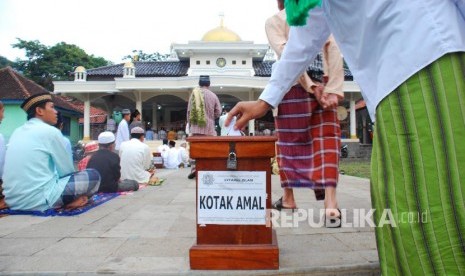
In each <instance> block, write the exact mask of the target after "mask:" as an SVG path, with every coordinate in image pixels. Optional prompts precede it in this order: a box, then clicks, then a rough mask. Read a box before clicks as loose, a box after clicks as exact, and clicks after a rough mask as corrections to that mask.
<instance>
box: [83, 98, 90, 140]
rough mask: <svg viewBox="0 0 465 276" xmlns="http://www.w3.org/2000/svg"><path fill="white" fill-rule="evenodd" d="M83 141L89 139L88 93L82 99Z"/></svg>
mask: <svg viewBox="0 0 465 276" xmlns="http://www.w3.org/2000/svg"><path fill="white" fill-rule="evenodd" d="M83 140H84V141H90V100H89V94H87V95H86V99H85V101H84V138H83Z"/></svg>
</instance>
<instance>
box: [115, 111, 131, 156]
mask: <svg viewBox="0 0 465 276" xmlns="http://www.w3.org/2000/svg"><path fill="white" fill-rule="evenodd" d="M121 113H122V114H123V119H122V120H121V122H119V124H118V130H117V131H116V142H115V151H116V152H118V151H119V148H120V146H121V143H123V142H124V141H129V125H128V123H129V120H130V119H131V110H129V109H123V111H122V112H121Z"/></svg>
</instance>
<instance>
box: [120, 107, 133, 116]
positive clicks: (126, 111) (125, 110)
mask: <svg viewBox="0 0 465 276" xmlns="http://www.w3.org/2000/svg"><path fill="white" fill-rule="evenodd" d="M121 113H122V114H124V115H126V114H131V110H129V109H127V108H125V109H123V111H122V112H121Z"/></svg>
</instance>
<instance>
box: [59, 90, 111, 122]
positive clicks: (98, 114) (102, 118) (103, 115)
mask: <svg viewBox="0 0 465 276" xmlns="http://www.w3.org/2000/svg"><path fill="white" fill-rule="evenodd" d="M62 98H63V99H66V101H67V103H68V104H70V105H72V106H73V107H74V108H76V109H78V110H79V111H80V112H81V113H84V103H83V102H81V101H80V100H77V99H74V98H72V97H66V96H62ZM106 120H107V112H105V111H104V110H102V109H100V108H97V107H93V106H91V107H90V123H91V124H103V123H105V122H106ZM79 123H80V124H83V123H84V118H79Z"/></svg>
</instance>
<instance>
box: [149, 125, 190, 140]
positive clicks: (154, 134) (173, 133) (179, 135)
mask: <svg viewBox="0 0 465 276" xmlns="http://www.w3.org/2000/svg"><path fill="white" fill-rule="evenodd" d="M186 137H187V135H186V132H184V130H181V129H179V130H175V129H171V130H170V131H168V132H166V130H165V128H163V127H162V128H160V130H159V131H156V130H153V129H152V128H151V127H147V130H146V132H145V138H146V139H147V140H149V141H151V140H165V139H168V140H169V141H171V140H176V139H177V140H186Z"/></svg>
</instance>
